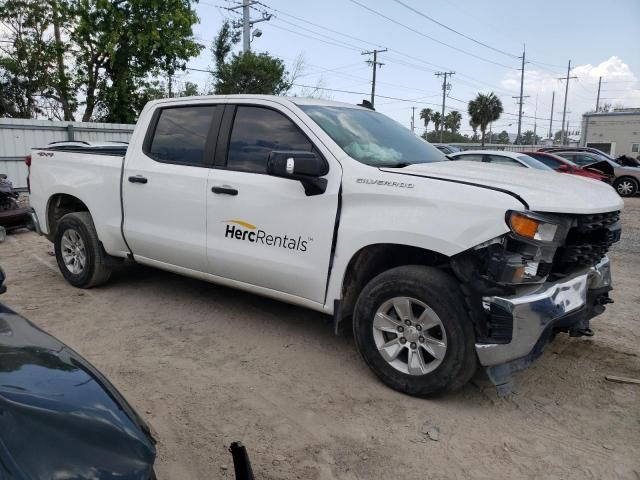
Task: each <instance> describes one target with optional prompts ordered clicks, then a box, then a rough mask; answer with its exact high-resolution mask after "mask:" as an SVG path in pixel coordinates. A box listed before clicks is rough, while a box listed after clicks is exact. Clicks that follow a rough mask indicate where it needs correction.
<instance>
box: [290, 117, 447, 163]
mask: <svg viewBox="0 0 640 480" xmlns="http://www.w3.org/2000/svg"><path fill="white" fill-rule="evenodd" d="M300 108H301V109H302V110H303V111H304V112H305V113H306V114H307V115H309V116H310V117H311V118H312V119H313V120H314V121H315V122H316V123H317V124H318V125H319V126H320V128H322V130H324V131H325V132H326V133H327V135H329V136H330V137H331V138H332V139H333V141H334V142H336V143H337V144H338V145H339V146H340V148H342V150H344V152H345V153H346V154H347V155H349V156H350V157H351V158H353V159H355V160H357V161H359V162H361V163H364V164H366V165H371V166H373V167H406V166H407V165H411V164H414V163H431V162H444V161H446V160H447V157H445V155H444V154H443V153H442V152H441V151H440V150H438V149H437V148H435V147H434V146H433V145H431V144H430V143H427V142H426V141H424V140H422V139H421V138H420V137H418V136H416V135H414V134H413V133H411V132H410V131H409V130H408V129H407V128H405V127H403V126H402V125H400V124H399V123H397V122H395V121H394V120H391V119H390V118H389V117H386V116H385V115H382V114H381V113H376V112H373V111H370V110H363V109H359V108H349V107H329V106H322V105H300Z"/></svg>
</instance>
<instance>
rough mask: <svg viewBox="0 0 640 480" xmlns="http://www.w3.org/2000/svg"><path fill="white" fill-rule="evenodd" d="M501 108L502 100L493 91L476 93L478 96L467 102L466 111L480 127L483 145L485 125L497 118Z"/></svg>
mask: <svg viewBox="0 0 640 480" xmlns="http://www.w3.org/2000/svg"><path fill="white" fill-rule="evenodd" d="M502 110H503V109H502V102H501V101H500V99H499V98H498V97H496V96H495V94H494V93H493V92H491V93H489V94H488V95H485V94H483V93H478V96H477V97H476V98H475V99H474V100H471V101H470V102H469V105H468V107H467V111H468V112H469V116H470V117H471V120H472V121H473V122H474V123H475V124H477V125H478V126H479V127H480V131H481V132H482V146H483V147H484V136H485V132H486V130H487V125H489V123H491V122H495V121H496V120H498V119H499V118H500V114H501V113H502Z"/></svg>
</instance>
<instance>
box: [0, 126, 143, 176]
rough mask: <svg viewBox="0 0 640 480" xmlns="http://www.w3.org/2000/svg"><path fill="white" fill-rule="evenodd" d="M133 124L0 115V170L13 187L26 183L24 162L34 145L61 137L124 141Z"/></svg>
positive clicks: (45, 143)
mask: <svg viewBox="0 0 640 480" xmlns="http://www.w3.org/2000/svg"><path fill="white" fill-rule="evenodd" d="M132 132H133V125H127V124H121V123H90V122H53V121H49V120H25V119H20V118H0V173H6V174H7V175H8V177H9V179H10V180H11V181H12V182H13V185H14V187H16V188H26V186H27V166H26V165H25V163H24V157H25V155H28V154H29V152H30V151H31V149H32V148H34V147H45V146H47V144H49V143H51V142H56V141H63V140H76V141H82V140H84V141H87V142H89V141H91V142H109V141H111V142H113V141H117V142H128V141H129V139H130V138H131V133H132Z"/></svg>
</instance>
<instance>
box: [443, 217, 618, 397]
mask: <svg viewBox="0 0 640 480" xmlns="http://www.w3.org/2000/svg"><path fill="white" fill-rule="evenodd" d="M506 222H507V224H508V225H509V227H510V232H509V233H507V234H504V235H501V236H499V237H497V238H494V239H492V240H490V241H488V242H484V243H482V244H480V245H478V246H476V247H474V248H472V249H470V250H467V251H466V252H464V253H461V254H459V255H456V256H455V257H453V258H452V261H451V265H452V268H453V271H454V272H455V274H456V276H457V277H458V278H459V279H460V281H461V282H462V289H463V292H464V294H465V299H466V303H467V309H468V311H469V313H470V316H471V319H472V321H473V323H474V327H475V331H476V353H477V356H478V360H479V362H480V364H481V365H482V366H483V367H485V368H486V371H487V374H488V376H489V378H490V380H491V381H492V382H493V383H494V384H495V385H496V387H497V390H498V394H500V395H506V394H508V393H509V392H510V391H511V388H512V384H513V381H512V374H513V373H514V372H517V371H519V370H523V369H525V368H527V367H529V366H530V365H531V364H532V363H533V361H534V360H536V359H537V358H538V357H539V356H540V355H541V354H542V352H543V350H544V348H545V346H546V345H548V344H549V343H550V342H551V341H552V340H553V338H554V337H555V336H556V335H557V334H558V333H561V332H563V333H568V334H569V335H570V336H572V337H579V336H592V335H593V332H592V330H591V329H590V326H589V322H590V320H591V319H592V318H593V317H595V316H597V315H599V314H601V313H602V312H604V310H605V305H606V304H608V303H612V302H613V300H612V299H611V298H610V297H609V292H610V290H611V289H612V285H611V273H610V266H609V259H608V257H607V255H606V254H607V251H608V250H609V248H610V247H611V245H613V244H614V243H615V242H617V241H618V240H619V239H620V234H621V226H620V212H619V211H613V212H607V213H598V214H588V215H571V214H547V213H532V212H517V211H509V212H507V215H506Z"/></svg>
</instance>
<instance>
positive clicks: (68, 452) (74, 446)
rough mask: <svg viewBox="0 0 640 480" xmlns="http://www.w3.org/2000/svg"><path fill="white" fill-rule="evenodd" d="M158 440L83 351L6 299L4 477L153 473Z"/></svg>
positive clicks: (0, 466) (0, 427) (0, 322)
mask: <svg viewBox="0 0 640 480" xmlns="http://www.w3.org/2000/svg"><path fill="white" fill-rule="evenodd" d="M154 443H155V442H154V440H153V438H152V437H151V435H150V433H149V429H148V427H147V426H146V424H145V423H144V422H143V421H142V420H141V419H140V418H139V417H138V415H137V414H136V413H135V412H134V411H133V409H132V408H131V406H130V405H129V404H128V403H127V402H126V400H125V399H124V398H123V397H122V396H121V395H120V393H119V392H118V391H117V390H116V389H115V387H113V385H111V384H110V383H109V381H108V380H107V379H106V378H105V377H104V376H103V375H102V374H100V373H99V372H98V371H97V370H96V369H95V368H94V367H93V366H92V365H91V364H89V362H87V361H86V360H85V359H84V358H82V357H81V356H80V355H79V354H78V353H76V352H74V351H73V350H72V349H70V348H69V347H67V346H66V345H64V344H63V343H62V342H60V341H58V340H57V339H55V338H54V337H52V336H51V335H49V334H47V333H45V332H44V331H42V330H40V329H39V328H38V327H36V326H35V325H33V324H32V323H31V322H29V321H28V320H26V319H25V318H23V317H21V316H19V315H17V314H16V313H15V312H13V311H12V310H10V309H8V308H7V307H5V306H4V305H2V304H0V479H4V478H12V479H13V478H16V479H20V480H22V479H25V480H26V479H45V478H46V479H51V478H55V479H71V478H73V479H76V478H83V479H84V478H87V479H89V478H90V479H116V478H117V479H119V480H128V479H131V480H133V479H145V480H147V479H149V478H150V476H151V472H152V468H153V462H154V460H155V455H156V452H155V447H154Z"/></svg>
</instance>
